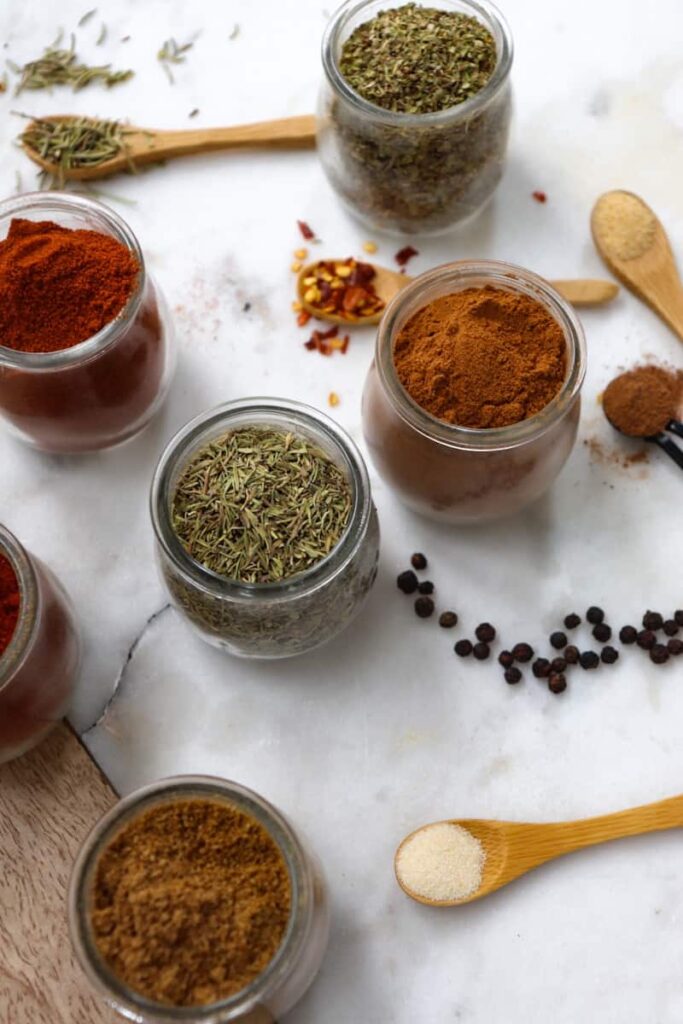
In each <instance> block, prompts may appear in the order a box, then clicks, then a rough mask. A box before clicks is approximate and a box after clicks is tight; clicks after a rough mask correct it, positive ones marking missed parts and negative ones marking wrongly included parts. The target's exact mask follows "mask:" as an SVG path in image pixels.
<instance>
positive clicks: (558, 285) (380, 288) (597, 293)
mask: <svg viewBox="0 0 683 1024" xmlns="http://www.w3.org/2000/svg"><path fill="white" fill-rule="evenodd" d="M320 262H321V261H320V260H316V261H315V262H314V263H309V264H308V265H307V266H305V267H304V268H303V269H302V270H300V271H299V276H298V278H297V297H298V299H299V302H300V303H301V305H302V307H303V309H305V310H306V311H307V312H308V313H310V314H311V316H314V317H316V318H317V319H318V320H327V321H329V322H330V323H331V324H343V325H344V326H346V327H348V326H349V324H353V325H355V326H364V325H369V324H378V323H379V321H380V320H381V319H382V314H383V312H384V309H381V310H380V311H379V313H374V314H371V315H369V316H337V315H336V313H323V312H322V311H321V310H320V309H319V308H318V307H317V306H314V305H312V304H311V303H310V302H307V301H306V299H305V298H304V296H305V294H306V290H307V286H306V285H305V284H304V280H305V278H307V277H310V276H311V275H312V274H313V269H314V267H315V266H316V264H317V263H320ZM332 262H334V263H341V262H343V260H336V259H335V260H332ZM366 262H367V260H363V263H366ZM370 266H372V267H373V268H374V271H375V276H374V277H373V279H372V285H373V287H374V289H375V292H376V293H377V295H379V297H380V298H381V299H382V300H383V301H384V303H385V304H387V303H389V302H390V301H391V300H392V299H393V297H394V296H395V295H396V294H397V293H398V292H400V291H401V289H402V288H405V287H406V285H408V284H410V282H411V281H412V280H413V278H412V277H409V276H408V274H401V273H399V271H397V270H389V269H388V268H387V267H380V266H377V264H376V263H375V264H370ZM550 284H551V285H552V286H553V288H555V289H556V290H557V291H558V292H559V293H560V295H562V297H563V298H565V299H566V300H567V302H571V303H572V304H573V305H574V306H601V305H603V303H605V302H611V301H612V299H613V298H614V297H615V295H617V293H618V291H619V285H618V284H615V283H614V282H613V281H600V280H592V279H589V278H588V279H577V280H575V281H569V280H568V281H550Z"/></svg>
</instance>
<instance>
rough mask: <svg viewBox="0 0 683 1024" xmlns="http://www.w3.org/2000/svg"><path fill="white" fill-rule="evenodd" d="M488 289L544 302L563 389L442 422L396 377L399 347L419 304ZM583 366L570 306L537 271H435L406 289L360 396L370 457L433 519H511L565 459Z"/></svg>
mask: <svg viewBox="0 0 683 1024" xmlns="http://www.w3.org/2000/svg"><path fill="white" fill-rule="evenodd" d="M483 288H486V289H489V288H490V289H498V290H502V291H503V292H505V293H513V294H518V295H521V296H528V297H529V298H530V299H533V300H535V302H536V303H539V304H540V306H541V307H542V310H544V311H546V312H547V314H549V316H550V317H552V322H553V323H556V324H557V325H558V328H559V330H560V331H561V337H562V338H563V339H564V349H565V358H564V369H563V380H562V381H561V383H560V384H559V390H557V393H556V394H555V395H554V397H552V398H551V399H550V401H548V403H547V405H545V406H544V407H543V408H541V409H540V411H538V412H536V413H535V414H534V415H531V416H529V417H528V418H526V419H520V421H519V422H514V423H511V424H510V425H506V426H497V427H493V428H488V429H477V428H472V427H465V426H459V425H457V423H452V422H446V421H445V420H443V419H439V418H437V417H436V416H434V415H432V414H431V413H429V412H427V411H426V410H425V409H424V408H423V407H422V406H421V405H419V404H418V403H417V402H416V401H415V400H414V399H413V398H412V397H411V396H410V394H409V393H408V391H407V390H406V389H405V388H404V386H403V384H402V383H401V381H400V380H399V375H398V372H397V368H396V364H395V348H396V342H397V338H398V337H399V335H400V333H401V331H402V329H403V328H404V326H405V325H406V324H407V323H408V322H409V321H410V320H411V318H412V317H414V316H415V314H417V313H418V311H419V310H422V309H424V308H425V307H427V306H428V305H429V304H430V303H431V302H433V301H435V300H438V299H440V298H441V297H443V296H448V295H452V294H454V293H458V292H461V291H464V290H466V289H483ZM491 294H494V292H492V293H491ZM457 329H458V327H457V324H454V326H453V330H454V331H457ZM585 370H586V350H585V341H584V336H583V330H582V328H581V325H580V323H579V321H578V319H577V317H576V315H575V313H574V311H573V310H572V309H571V307H570V306H568V304H567V303H566V302H565V301H564V300H563V299H562V298H561V296H559V295H558V294H557V292H556V291H555V290H554V289H553V288H552V287H551V286H550V285H549V284H548V283H547V282H545V281H543V280H542V279H541V278H540V277H538V276H537V275H536V274H533V273H531V272H530V271H528V270H523V269H522V268H520V267H516V266H513V265H512V264H507V263H500V262H496V261H489V260H482V261H476V262H475V261H469V260H467V261H462V262H459V263H451V264H447V265H445V266H442V267H437V268H436V269H435V270H432V271H429V272H428V273H426V274H423V275H421V276H420V277H418V278H416V279H415V280H414V281H413V282H412V283H411V284H410V285H408V287H406V288H405V289H404V290H403V291H401V292H400V293H399V294H398V295H397V296H396V297H395V299H394V300H393V301H392V303H391V304H390V305H389V307H388V308H387V310H386V312H385V314H384V317H383V319H382V321H381V323H380V326H379V331H378V335H377V343H376V349H375V358H374V361H373V363H372V366H371V368H370V370H369V373H368V376H367V379H366V383H365V390H364V394H363V430H364V434H365V440H366V443H367V445H368V449H369V451H370V455H371V457H372V460H373V462H374V464H375V466H376V468H377V470H378V472H379V474H380V476H381V477H382V478H383V479H384V480H385V481H386V483H387V484H388V485H389V486H390V487H392V488H393V490H394V491H395V492H396V494H397V495H398V496H399V498H401V500H402V501H404V502H405V503H406V504H407V505H409V506H411V507H412V508H413V509H415V511H417V512H420V513H422V514H424V515H427V516H429V517H430V518H432V519H436V520H441V521H442V522H447V523H457V524H459V523H477V522H484V521H487V520H492V519H498V518H501V517H503V516H507V515H511V514H512V513H514V512H517V511H519V510H520V509H522V508H524V507H525V506H526V505H529V504H530V503H531V502H533V501H535V500H536V499H537V498H539V497H540V496H541V495H542V494H543V493H544V492H545V491H546V490H547V489H548V488H549V487H550V485H551V484H552V482H553V481H554V479H555V477H556V476H557V474H558V473H559V472H560V470H561V469H562V466H563V465H564V463H565V462H566V460H567V458H568V456H569V454H570V452H571V450H572V447H573V445H574V441H575V440H576V433H577V428H578V423H579V414H580V390H581V385H582V383H583V379H584V375H585Z"/></svg>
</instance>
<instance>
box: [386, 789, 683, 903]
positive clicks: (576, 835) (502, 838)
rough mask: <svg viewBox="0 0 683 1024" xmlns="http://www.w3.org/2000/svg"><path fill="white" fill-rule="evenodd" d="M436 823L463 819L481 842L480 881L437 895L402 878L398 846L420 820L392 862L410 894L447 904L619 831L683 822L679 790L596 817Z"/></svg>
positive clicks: (649, 829)
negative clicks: (448, 896) (465, 890)
mask: <svg viewBox="0 0 683 1024" xmlns="http://www.w3.org/2000/svg"><path fill="white" fill-rule="evenodd" d="M435 824H449V825H461V826H462V827H463V828H464V829H467V831H468V832H470V833H471V834H472V835H473V836H474V837H475V838H476V839H478V840H479V842H480V843H481V844H482V845H483V847H484V851H485V854H486V857H485V860H484V867H483V871H482V878H481V883H480V885H479V887H478V888H477V889H476V890H475V891H474V892H473V893H471V894H470V895H469V896H466V897H465V898H464V899H455V900H443V901H439V900H434V899H429V898H425V897H423V896H420V895H419V893H416V892H413V891H412V890H411V889H409V888H408V887H407V886H406V885H405V884H404V882H403V881H402V880H401V877H400V874H399V871H398V869H397V867H396V865H397V861H398V857H399V855H400V853H401V850H402V848H403V847H404V846H405V844H406V843H408V842H410V840H411V839H412V837H413V836H415V835H416V834H417V833H418V832H422V831H423V830H424V829H428V828H430V827H431V826H430V825H423V826H422V828H421V829H417V830H416V831H415V832H411V834H410V835H409V836H406V838H405V839H404V840H403V842H402V843H401V844H400V846H399V847H398V849H397V851H396V855H395V858H394V868H395V869H396V878H397V880H398V883H399V885H400V886H401V888H402V889H403V891H404V892H405V893H406V894H407V895H408V896H410V897H411V898H412V899H414V900H417V901H418V903H425V904H427V905H428V906H434V907H450V906H456V905H459V904H461V903H471V902H472V901H473V900H479V899H481V898H482V896H488V895H489V894H490V893H492V892H495V891H496V889H500V888H501V887H502V886H504V885H507V884H508V882H512V881H514V880H515V879H516V878H519V877H520V875H524V874H526V872H527V871H531V870H532V868H536V867H538V866H539V865H540V864H545V862H546V861H549V860H553V859H554V858H555V857H561V856H562V855H563V854H565V853H571V852H572V851H573V850H580V849H582V848H583V847H584V846H596V845H597V844H598V843H606V842H609V841H610V840H612V839H621V838H622V837H623V836H635V835H641V834H642V833H645V832H659V831H661V830H663V829H669V828H680V827H681V826H683V796H673V797H669V798H668V799H666V800H658V801H657V803H654V804H645V805H644V806H643V807H633V808H630V809H629V810H626V811H618V812H617V813H616V814H606V815H602V816H601V817H599V818H582V819H581V820H579V821H564V822H556V823H552V824H548V825H535V824H522V823H520V822H515V821H488V820H484V819H477V818H464V819H461V820H455V821H449V822H445V823H444V822H437V823H435Z"/></svg>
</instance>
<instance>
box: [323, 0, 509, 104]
mask: <svg viewBox="0 0 683 1024" xmlns="http://www.w3.org/2000/svg"><path fill="white" fill-rule="evenodd" d="M496 60H497V49H496V43H495V40H494V38H493V36H492V35H491V33H490V32H489V30H488V29H487V28H486V27H485V26H484V25H482V24H481V22H479V21H477V19H476V18H472V17H470V16H469V15H467V14H461V13H459V12H455V11H442V10H437V9H436V8H434V7H418V6H417V4H414V3H408V4H404V5H403V6H402V7H394V8H391V9H389V10H385V11H380V12H379V14H377V15H376V16H375V17H374V18H372V19H371V20H370V21H366V22H363V24H361V25H359V26H358V27H357V28H356V29H355V31H354V32H352V34H351V35H350V36H349V38H348V39H347V40H346V42H345V43H344V46H343V48H342V54H341V60H340V62H339V70H340V71H341V73H342V75H343V76H344V78H345V79H346V81H347V82H348V83H349V85H350V86H351V87H352V88H353V89H355V90H356V92H358V93H360V95H361V96H362V97H363V98H364V99H366V100H368V101H369V102H370V103H374V104H376V106H378V107H382V108H383V109H384V110H391V111H393V112H394V113H401V114H429V113H433V112H434V111H437V110H447V109H448V108H449V107H453V106H456V105H457V104H458V103H463V102H464V101H465V100H467V99H470V97H472V96H475V95H476V94H477V93H478V92H480V91H481V90H482V89H483V88H484V86H485V85H486V83H487V82H488V81H489V79H490V77H491V75H492V74H493V71H494V69H495V66H496Z"/></svg>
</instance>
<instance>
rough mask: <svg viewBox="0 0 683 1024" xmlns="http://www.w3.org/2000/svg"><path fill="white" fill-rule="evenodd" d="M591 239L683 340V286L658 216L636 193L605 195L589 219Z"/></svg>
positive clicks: (614, 269)
mask: <svg viewBox="0 0 683 1024" xmlns="http://www.w3.org/2000/svg"><path fill="white" fill-rule="evenodd" d="M591 229H592V232H593V240H594V241H595V245H596V246H597V249H598V252H599V253H600V255H601V256H602V258H603V260H604V261H605V263H606V264H607V266H608V267H609V269H610V270H611V271H612V273H613V274H615V275H616V276H617V277H618V278H619V279H620V280H621V281H623V283H624V284H625V285H626V287H627V288H630V289H631V291H632V292H634V294H635V295H637V296H638V298H639V299H642V300H643V301H644V302H646V303H647V304H648V306H650V307H651V308H652V309H653V310H654V311H655V313H657V315H658V316H660V317H661V318H662V320H664V322H665V323H666V324H668V325H669V327H670V328H671V330H672V331H673V332H674V333H675V334H677V335H678V337H679V338H680V339H681V340H683V284H681V279H680V277H679V274H678V271H677V269H676V263H675V261H674V256H673V253H672V251H671V246H670V244H669V239H668V238H667V236H666V232H665V231H664V228H663V227H662V225H661V223H660V221H659V219H658V217H657V216H656V214H655V213H653V211H652V210H651V209H650V207H649V206H648V205H647V203H645V202H643V200H642V199H641V198H640V197H639V196H637V195H635V194H634V193H633V192H625V191H622V190H616V191H614V192H605V193H604V195H601V196H600V198H599V199H598V201H597V202H596V204H595V206H594V207H593V213H592V214H591Z"/></svg>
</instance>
